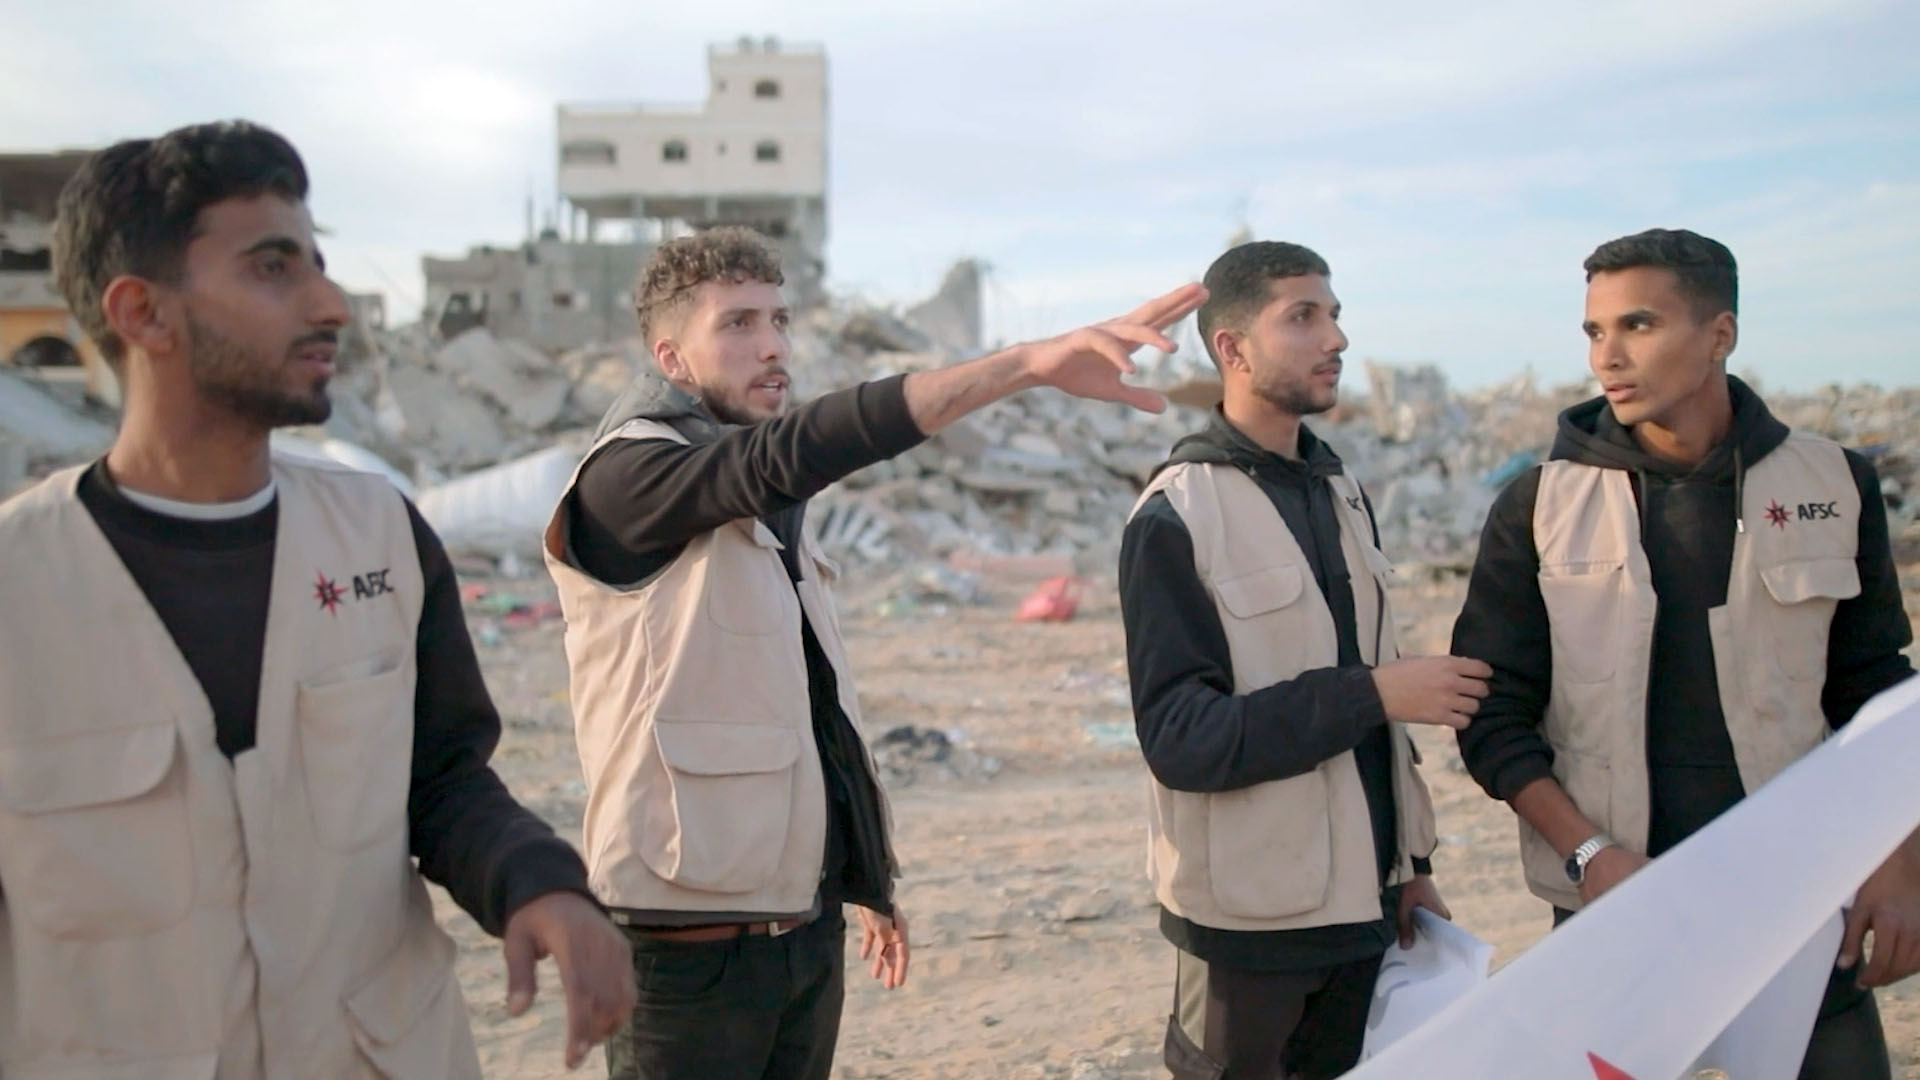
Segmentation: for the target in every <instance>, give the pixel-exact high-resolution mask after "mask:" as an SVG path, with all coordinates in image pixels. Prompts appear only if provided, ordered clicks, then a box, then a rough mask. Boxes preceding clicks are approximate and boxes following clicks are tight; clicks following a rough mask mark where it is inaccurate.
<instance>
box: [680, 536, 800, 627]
mask: <svg viewBox="0 0 1920 1080" xmlns="http://www.w3.org/2000/svg"><path fill="white" fill-rule="evenodd" d="M709 543H710V544H711V547H710V548H709V550H708V554H707V569H706V580H705V585H704V587H705V589H706V595H707V617H708V618H709V619H712V620H713V624H714V625H715V626H718V627H719V628H720V629H722V630H725V631H726V632H727V633H729V634H740V635H743V636H749V637H760V636H764V635H766V634H773V633H777V632H779V631H780V629H781V628H782V627H785V626H789V625H792V624H791V623H789V621H788V618H787V609H788V607H789V606H791V605H793V604H794V603H796V602H795V601H793V600H792V599H791V598H792V596H793V583H792V581H791V580H790V579H789V578H788V577H787V569H786V564H785V563H783V562H781V560H780V541H779V539H778V538H777V537H775V536H774V535H773V530H771V529H769V528H767V527H766V525H765V524H764V523H762V522H760V521H757V520H753V519H747V520H745V521H744V522H735V523H734V524H733V525H729V526H722V527H721V528H719V529H716V530H714V532H713V534H712V536H711V538H710V540H709ZM682 557H683V558H684V557H685V556H682Z"/></svg>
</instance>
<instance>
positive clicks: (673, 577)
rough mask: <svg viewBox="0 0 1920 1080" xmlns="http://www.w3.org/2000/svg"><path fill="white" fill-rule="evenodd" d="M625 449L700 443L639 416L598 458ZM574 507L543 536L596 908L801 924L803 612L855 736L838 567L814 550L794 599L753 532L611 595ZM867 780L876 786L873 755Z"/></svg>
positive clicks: (808, 817)
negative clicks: (555, 593) (573, 537)
mask: <svg viewBox="0 0 1920 1080" xmlns="http://www.w3.org/2000/svg"><path fill="white" fill-rule="evenodd" d="M616 439H671V440H673V441H676V442H681V443H684V442H686V441H687V440H686V439H685V438H683V437H682V436H681V435H680V434H679V433H678V432H676V431H674V430H673V429H672V428H670V427H668V426H666V425H665V424H659V423H655V422H653V421H650V420H634V421H630V422H628V423H627V424H625V425H624V426H622V427H620V428H619V429H617V430H615V431H613V432H612V433H610V434H609V435H607V436H606V438H604V439H602V440H600V442H599V443H596V444H595V446H594V450H598V449H599V448H600V447H601V446H604V445H606V444H607V443H609V442H612V441H614V440H616ZM591 456H592V451H589V452H588V457H591ZM583 464H584V462H583ZM578 479H579V470H578V469H576V470H575V472H574V482H577V481H578ZM572 488H573V483H572V482H570V483H569V484H568V489H567V490H568V494H569V495H571V493H572ZM565 502H566V500H565V498H563V499H562V503H561V506H562V509H560V510H556V511H555V513H554V516H553V520H552V523H551V524H550V525H549V526H548V528H547V539H546V545H545V546H546V562H547V568H548V570H549V571H550V572H551V573H552V574H553V579H554V582H555V583H556V584H557V585H558V586H559V593H560V606H561V608H562V609H563V611H564V612H565V615H566V620H567V630H566V644H567V663H568V665H569V667H570V668H571V674H572V694H573V715H574V734H575V737H576V739H577V741H578V743H579V748H580V764H581V768H582V770H583V771H584V772H585V774H586V782H587V810H586V816H585V821H584V822H583V824H582V832H583V834H584V840H585V847H586V857H587V870H588V876H589V879H590V880H591V882H592V885H593V891H594V894H595V895H596V896H598V897H599V898H600V899H601V900H602V901H603V902H605V903H606V904H608V905H609V906H611V907H621V908H633V909H639V910H642V911H675V912H716V913H727V914H735V915H737V914H754V915H802V914H805V913H806V912H808V911H809V910H811V909H812V907H813V902H814V896H815V892H816V890H817V889H818V888H819V885H820V873H821V860H822V858H823V855H824V850H825V842H826V827H827V819H826V805H827V804H826V788H825V784H824V779H823V778H822V776H821V772H820V753H819V751H818V749H817V748H816V747H815V745H814V739H813V710H812V706H811V703H810V701H809V699H808V696H807V662H806V654H805V649H804V647H803V646H802V644H801V630H800V617H801V613H802V611H804V612H805V613H806V618H807V620H808V621H809V622H810V623H811V624H812V626H813V630H814V634H815V636H817V637H818V638H819V640H820V647H821V649H822V650H824V651H825V653H826V655H827V659H828V660H829V661H830V662H831V663H832V664H833V668H834V672H835V674H836V675H837V676H838V678H839V693H840V705H841V708H843V709H844V710H846V714H847V717H848V718H849V719H850V720H852V721H853V723H854V725H855V726H856V727H858V725H859V722H860V705H859V700H858V698H857V696H856V695H855V693H854V689H853V678H852V675H851V672H849V670H848V668H847V662H846V648H845V645H844V644H843V642H842V641H841V637H840V624H839V620H838V618H837V616H836V615H835V612H834V607H833V598H832V596H831V595H830V594H829V593H828V591H827V583H828V582H830V581H831V580H833V579H834V578H835V577H837V576H838V570H837V569H836V568H835V566H834V565H833V563H832V561H831V560H829V559H828V558H827V557H826V556H825V555H824V554H822V553H821V551H820V549H819V547H818V545H817V544H816V543H815V541H814V540H813V538H812V537H811V536H807V537H805V538H803V540H802V549H803V550H802V558H801V560H800V561H801V567H802V571H801V573H802V580H801V581H800V583H799V585H798V590H797V594H796V588H795V586H794V584H793V583H792V581H791V580H790V579H789V578H788V576H787V570H786V566H785V565H784V564H783V563H782V562H781V558H780V548H781V544H780V541H779V540H778V539H776V538H775V537H774V535H773V532H772V530H770V529H768V528H767V527H766V525H764V524H762V523H761V522H760V521H758V520H756V519H754V518H743V519H741V520H739V521H735V522H733V523H731V524H728V525H726V526H723V527H721V528H719V529H715V530H714V531H712V532H710V533H707V534H706V535H704V536H701V537H699V538H698V539H696V540H694V541H693V542H692V543H690V544H688V545H687V548H686V550H685V551H683V552H682V553H681V554H680V556H679V557H678V558H676V559H674V560H673V562H672V563H671V564H669V565H668V566H667V567H666V568H665V569H664V570H662V571H660V572H659V573H658V574H656V575H654V576H653V577H652V578H650V579H648V580H647V581H645V582H642V583H639V584H637V585H632V586H626V587H621V586H613V585H608V584H606V583H604V582H601V581H599V580H597V579H595V578H594V577H593V576H592V575H589V574H586V573H583V572H581V571H580V570H579V569H577V567H576V563H575V560H574V558H573V556H572V548H571V541H570V540H569V538H568V536H567V527H566V512H565V510H564V506H565ZM866 767H867V770H868V772H869V773H870V774H874V775H875V776H876V779H875V782H874V788H875V790H879V787H880V785H879V781H878V779H877V773H875V770H874V768H873V763H872V761H871V759H870V758H869V759H867V761H866ZM881 806H882V811H883V813H886V812H887V811H886V796H885V794H884V793H882V795H881ZM887 832H888V833H889V834H891V833H892V827H891V820H890V818H889V823H888V829H887ZM887 860H888V863H889V865H890V866H891V865H893V856H892V852H891V850H889V852H888V855H887Z"/></svg>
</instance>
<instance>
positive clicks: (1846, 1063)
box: [1553, 907, 1893, 1080]
mask: <svg viewBox="0 0 1920 1080" xmlns="http://www.w3.org/2000/svg"><path fill="white" fill-rule="evenodd" d="M1572 917H1573V913H1572V912H1570V911H1568V910H1566V909H1565V908H1559V907H1556V908H1554V909H1553V925H1555V926H1559V925H1560V924H1561V923H1563V922H1566V921H1567V920H1568V919H1570V918H1572ZM1859 973H1860V967H1859V965H1858V964H1856V965H1854V966H1853V967H1850V968H1845V969H1836V970H1835V971H1834V973H1833V977H1832V978H1830V979H1828V980H1827V993H1826V996H1825V997H1823V998H1822V999H1821V1001H1820V1015H1819V1016H1818V1017H1817V1018H1815V1020H1814V1022H1813V1035H1812V1037H1811V1038H1810V1039H1809V1040H1808V1042H1807V1056H1806V1057H1805V1058H1804V1059H1802V1061H1801V1062H1800V1080H1893V1063H1892V1061H1891V1060H1890V1059H1889V1058H1888V1055H1887V1036H1886V1032H1885V1031H1883V1030H1882V1029H1881V1027H1880V1007H1879V1006H1878V1005H1877V1004H1875V1003H1874V999H1873V991H1871V990H1862V989H1860V988H1859V987H1858V986H1856V985H1854V979H1855V978H1856V977H1858V975H1859Z"/></svg>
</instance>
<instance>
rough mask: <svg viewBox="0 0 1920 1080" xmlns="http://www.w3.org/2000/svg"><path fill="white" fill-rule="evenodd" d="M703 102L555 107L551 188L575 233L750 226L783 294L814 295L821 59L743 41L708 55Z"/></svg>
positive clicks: (817, 54)
mask: <svg viewBox="0 0 1920 1080" xmlns="http://www.w3.org/2000/svg"><path fill="white" fill-rule="evenodd" d="M707 71H708V79H709V83H708V87H707V98H706V101H705V102H704V103H702V104H700V105H561V106H560V107H559V118H558V119H559V123H558V128H559V155H560V160H559V193H560V195H561V196H562V197H563V198H564V199H565V200H566V201H567V203H568V204H569V205H570V206H571V208H572V212H573V214H574V218H575V220H573V221H572V222H570V223H569V224H570V226H571V227H572V230H573V231H574V232H575V233H576V234H581V235H584V236H586V237H587V238H592V237H593V236H594V235H595V234H596V232H597V231H598V228H599V225H600V224H601V223H602V222H634V223H650V224H653V225H656V226H657V227H658V234H660V235H672V234H674V233H675V232H676V231H681V230H686V229H701V228H707V227H710V226H714V225H724V224H737V225H749V226H752V227H753V228H755V229H758V230H759V231H760V232H762V233H764V234H765V235H766V236H767V237H768V238H770V239H771V240H773V241H774V242H775V243H776V244H778V245H779V247H780V248H781V252H782V255H783V257H784V261H785V264H786V267H785V269H786V273H787V280H788V285H789V289H790V293H791V295H792V296H793V298H794V299H796V300H797V301H798V302H800V303H802V304H805V303H810V302H813V301H815V300H818V299H819V298H820V296H821V282H822V279H823V278H824V276H825V272H826V257H825V256H826V243H827V57H826V52H825V50H824V49H822V48H820V47H818V46H798V47H796V46H790V45H783V44H781V43H780V42H779V41H778V40H776V39H774V38H765V39H759V40H757V39H754V38H741V39H740V40H739V41H738V42H737V43H735V44H733V45H726V46H714V47H712V48H711V49H709V50H708V54H707Z"/></svg>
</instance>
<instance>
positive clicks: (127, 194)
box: [53, 120, 307, 369]
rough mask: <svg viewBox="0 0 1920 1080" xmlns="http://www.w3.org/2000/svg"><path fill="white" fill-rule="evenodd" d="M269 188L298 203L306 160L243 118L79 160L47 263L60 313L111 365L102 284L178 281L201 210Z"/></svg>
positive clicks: (114, 349)
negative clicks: (134, 278)
mask: <svg viewBox="0 0 1920 1080" xmlns="http://www.w3.org/2000/svg"><path fill="white" fill-rule="evenodd" d="M268 194H271V195H278V196H280V197H281V198H283V199H291V200H293V201H295V202H302V201H305V199H306V197H307V170H306V166H305V165H304V164H302V163H301V161H300V155H299V153H298V152H296V151H295V150H294V148H293V144H291V143H289V142H287V140H286V139H284V138H282V137H281V136H280V135H279V134H277V133H275V132H273V131H271V130H269V129H267V128H264V127H261V126H260V125H258V124H252V123H248V122H246V121H244V120H233V121H227V122H223V123H215V124H195V125H193V126H191V127H183V128H180V129H178V130H176V131H171V132H168V133H167V134H165V135H162V136H160V137H159V138H157V139H130V140H128V141H126V142H120V143H115V144H114V145H112V146H109V147H107V148H106V149H105V150H102V151H100V152H99V153H97V154H94V155H93V156H92V157H90V158H88V159H87V162H86V164H85V165H82V166H81V167H80V171H79V172H78V173H76V174H75V175H74V177H73V179H71V180H69V181H67V186H66V187H65V188H64V189H63V190H62V191H61V192H60V203H59V209H58V210H57V212H56V215H55V219H54V231H53V262H54V271H55V279H56V280H57V281H58V282H59V286H60V292H61V294H62V295H64V296H65V297H66V301H67V307H68V309H69V310H71V311H72V312H73V315H74V318H75V319H77V320H78V321H79V323H80V328H81V329H82V330H85V331H86V333H87V336H88V337H90V338H92V339H93V341H94V344H96V345H98V346H99V347H100V352H101V353H102V354H103V355H104V356H105V357H106V359H107V363H108V364H110V365H112V366H114V367H115V368H116V369H117V368H118V367H119V365H120V362H121V361H122V359H123V358H124V356H125V354H126V343H125V342H123V341H121V340H120V336H119V335H118V334H115V333H114V332H113V328H112V327H111V326H109V325H108V324H107V316H106V312H105V311H104V310H102V308H101V297H102V296H103V295H104V294H105V292H106V289H107V284H108V283H109V282H111V281H112V280H113V279H114V278H115V277H118V276H119V275H122V274H135V275H138V276H140V277H143V278H146V279H148V280H150V281H158V282H164V283H168V284H177V283H178V282H179V281H180V279H181V277H182V275H183V274H184V273H185V271H186V258H187V245H188V244H189V243H190V242H191V241H192V240H193V233H194V228H195V227H196V225H197V224H198V223H199V220H200V212H201V211H202V210H205V209H206V208H207V207H209V206H212V205H213V204H214V203H218V202H224V201H225V200H227V199H244V198H251V197H253V196H257V195H268Z"/></svg>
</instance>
